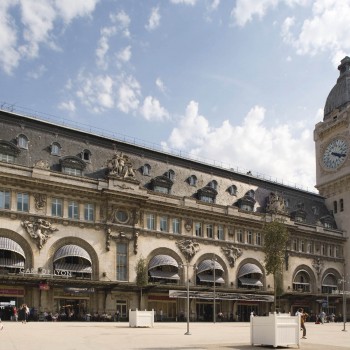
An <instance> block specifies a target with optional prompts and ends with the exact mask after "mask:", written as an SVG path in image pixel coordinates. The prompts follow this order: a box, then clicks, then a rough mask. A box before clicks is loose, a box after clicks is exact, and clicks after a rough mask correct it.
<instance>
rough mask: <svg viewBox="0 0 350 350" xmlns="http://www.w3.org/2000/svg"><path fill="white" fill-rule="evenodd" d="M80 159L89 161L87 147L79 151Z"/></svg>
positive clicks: (89, 155) (89, 156)
mask: <svg viewBox="0 0 350 350" xmlns="http://www.w3.org/2000/svg"><path fill="white" fill-rule="evenodd" d="M81 159H82V160H84V161H85V162H90V161H91V152H90V151H89V150H88V149H84V151H83V152H81Z"/></svg>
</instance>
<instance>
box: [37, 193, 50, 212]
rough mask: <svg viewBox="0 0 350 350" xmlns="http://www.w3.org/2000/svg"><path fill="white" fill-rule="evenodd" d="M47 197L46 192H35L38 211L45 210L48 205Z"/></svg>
mask: <svg viewBox="0 0 350 350" xmlns="http://www.w3.org/2000/svg"><path fill="white" fill-rule="evenodd" d="M46 199H47V196H46V194H43V193H34V200H35V209H36V210H38V211H39V210H43V209H44V208H45V207H46Z"/></svg>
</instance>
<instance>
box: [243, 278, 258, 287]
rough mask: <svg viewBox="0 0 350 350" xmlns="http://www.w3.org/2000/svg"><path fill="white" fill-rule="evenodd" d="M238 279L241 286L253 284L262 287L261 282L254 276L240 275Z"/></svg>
mask: <svg viewBox="0 0 350 350" xmlns="http://www.w3.org/2000/svg"><path fill="white" fill-rule="evenodd" d="M239 280H240V282H241V283H242V285H243V286H254V287H262V286H263V284H262V282H261V281H260V280H258V279H256V278H245V277H241V278H239Z"/></svg>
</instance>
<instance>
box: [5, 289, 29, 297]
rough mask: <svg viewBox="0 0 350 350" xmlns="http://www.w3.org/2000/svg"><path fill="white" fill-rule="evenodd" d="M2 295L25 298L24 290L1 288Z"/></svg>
mask: <svg viewBox="0 0 350 350" xmlns="http://www.w3.org/2000/svg"><path fill="white" fill-rule="evenodd" d="M0 295H2V296H21V297H22V296H24V289H15V288H0Z"/></svg>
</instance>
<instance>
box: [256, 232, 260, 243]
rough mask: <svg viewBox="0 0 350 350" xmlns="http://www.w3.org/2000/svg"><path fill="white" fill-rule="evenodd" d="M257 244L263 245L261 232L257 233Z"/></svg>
mask: <svg viewBox="0 0 350 350" xmlns="http://www.w3.org/2000/svg"><path fill="white" fill-rule="evenodd" d="M255 241H256V245H261V233H259V232H258V233H257V234H256V236H255Z"/></svg>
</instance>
